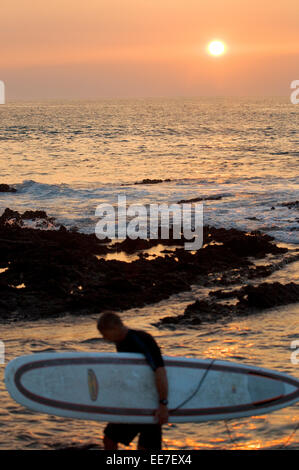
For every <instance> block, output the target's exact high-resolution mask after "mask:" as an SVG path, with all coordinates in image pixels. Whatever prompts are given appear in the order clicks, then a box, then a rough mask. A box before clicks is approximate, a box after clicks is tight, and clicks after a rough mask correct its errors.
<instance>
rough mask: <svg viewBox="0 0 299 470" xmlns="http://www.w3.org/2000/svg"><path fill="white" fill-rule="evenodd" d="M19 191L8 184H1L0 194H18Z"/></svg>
mask: <svg viewBox="0 0 299 470" xmlns="http://www.w3.org/2000/svg"><path fill="white" fill-rule="evenodd" d="M16 192H17V190H16V189H15V188H12V187H11V186H9V185H8V184H0V193H16Z"/></svg>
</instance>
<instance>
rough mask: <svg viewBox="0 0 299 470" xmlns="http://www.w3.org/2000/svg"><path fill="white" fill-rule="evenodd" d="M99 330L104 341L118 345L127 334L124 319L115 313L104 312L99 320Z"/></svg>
mask: <svg viewBox="0 0 299 470" xmlns="http://www.w3.org/2000/svg"><path fill="white" fill-rule="evenodd" d="M97 326H98V330H99V332H100V333H101V335H102V336H103V338H104V339H107V340H108V341H113V342H114V343H117V342H118V341H121V340H122V339H124V336H125V335H126V333H127V330H128V329H127V327H126V326H125V325H124V324H123V322H122V319H121V318H120V317H119V316H118V315H117V314H116V313H114V312H110V311H107V312H103V313H102V314H101V315H100V317H99V319H98V324H97Z"/></svg>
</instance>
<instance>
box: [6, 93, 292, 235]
mask: <svg viewBox="0 0 299 470" xmlns="http://www.w3.org/2000/svg"><path fill="white" fill-rule="evenodd" d="M298 130H299V107H296V105H293V104H291V103H290V102H289V100H287V99H286V98H285V99H284V98H273V99H265V100H263V99H255V100H254V99H250V100H249V99H246V98H242V99H229V98H214V99H211V98H206V99H203V98H197V99H191V98H190V99H173V100H170V99H169V100H165V99H147V100H142V99H140V100H117V101H114V100H104V101H95V102H84V101H83V102H48V103H9V104H8V105H6V106H2V107H0V144H1V145H0V175H1V183H8V184H12V185H13V186H14V187H16V189H17V190H18V192H17V193H15V194H5V193H2V194H0V211H1V210H3V209H5V207H11V208H14V209H17V210H26V209H35V208H36V209H44V210H46V211H47V213H48V214H49V215H51V216H54V217H57V220H58V222H59V223H63V224H65V225H66V226H67V227H70V226H73V225H76V226H77V227H78V228H79V229H80V230H81V231H84V232H87V233H92V232H93V231H94V229H95V225H96V222H97V220H98V218H97V217H96V216H95V210H96V207H97V205H98V204H100V203H103V202H108V203H109V204H112V205H116V204H117V195H125V196H126V197H127V201H128V203H129V204H131V203H141V204H151V203H158V204H159V203H175V202H178V201H180V200H182V199H185V200H186V199H190V198H194V197H201V196H202V197H210V196H215V195H218V196H222V198H221V199H219V200H207V201H205V203H204V222H205V223H209V224H211V225H216V226H224V227H230V226H234V227H237V228H241V229H245V230H247V229H250V230H256V229H260V230H263V231H265V232H267V233H270V234H271V235H273V236H275V238H277V239H278V240H280V241H283V242H286V243H298V239H299V237H298V209H297V210H296V209H295V208H294V209H289V208H287V207H285V206H281V205H280V204H282V203H284V202H289V201H294V200H296V199H299V197H298V186H299V179H298V161H299V135H298ZM145 178H149V179H162V180H165V179H170V180H171V181H170V182H164V183H162V184H157V185H134V182H138V181H142V180H143V179H145ZM273 207H275V209H272V208H273Z"/></svg>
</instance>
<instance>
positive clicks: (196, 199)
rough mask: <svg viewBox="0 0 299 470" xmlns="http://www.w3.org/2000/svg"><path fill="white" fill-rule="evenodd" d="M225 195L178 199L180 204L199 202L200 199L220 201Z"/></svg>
mask: <svg viewBox="0 0 299 470" xmlns="http://www.w3.org/2000/svg"><path fill="white" fill-rule="evenodd" d="M222 198H223V196H218V195H215V196H198V197H194V198H192V199H182V200H181V201H178V204H184V203H189V202H199V201H218V200H219V199H222Z"/></svg>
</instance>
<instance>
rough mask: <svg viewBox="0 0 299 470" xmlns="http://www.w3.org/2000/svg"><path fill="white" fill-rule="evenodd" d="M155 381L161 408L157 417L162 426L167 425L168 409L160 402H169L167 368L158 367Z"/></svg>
mask: <svg viewBox="0 0 299 470" xmlns="http://www.w3.org/2000/svg"><path fill="white" fill-rule="evenodd" d="M155 380H156V387H157V391H158V396H159V408H158V409H157V411H156V413H155V416H156V417H157V419H158V421H159V423H160V424H165V423H167V421H168V407H167V405H163V404H162V403H161V402H160V401H161V400H167V397H168V380H167V374H166V369H165V367H158V368H157V369H156V370H155Z"/></svg>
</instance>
